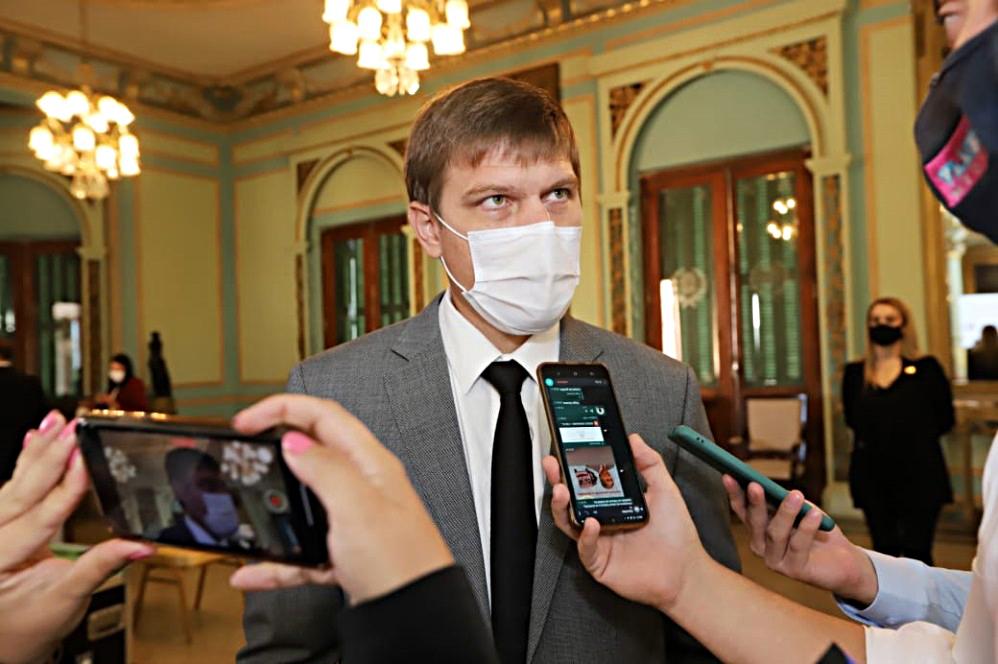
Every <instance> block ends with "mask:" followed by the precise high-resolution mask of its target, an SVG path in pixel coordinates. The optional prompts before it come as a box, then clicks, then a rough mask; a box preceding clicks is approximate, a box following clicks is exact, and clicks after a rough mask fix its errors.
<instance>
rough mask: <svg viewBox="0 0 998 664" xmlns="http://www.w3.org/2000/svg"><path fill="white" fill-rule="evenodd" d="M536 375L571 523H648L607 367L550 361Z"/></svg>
mask: <svg viewBox="0 0 998 664" xmlns="http://www.w3.org/2000/svg"><path fill="white" fill-rule="evenodd" d="M537 379H538V383H539V384H540V386H541V395H542V396H543V399H544V410H545V412H546V413H547V418H548V425H549V426H550V427H551V440H552V443H553V445H554V447H555V450H556V451H555V456H557V457H558V461H559V462H560V463H561V475H562V480H563V481H564V482H565V485H566V486H567V487H568V492H569V494H570V496H571V503H572V504H571V510H569V513H570V515H571V519H572V522H573V523H574V524H575V525H576V526H581V525H582V524H583V523H585V521H586V519H587V518H589V517H593V518H595V519H596V520H597V521H599V522H600V525H601V526H602V527H603V528H604V529H608V530H614V529H627V528H638V527H640V526H643V525H644V524H645V523H647V522H648V507H647V505H646V504H645V498H644V494H643V493H642V491H641V483H640V481H639V478H638V473H637V470H636V469H635V468H634V455H633V454H631V446H630V443H628V442H627V429H626V428H625V427H624V421H623V419H622V418H621V416H620V408H619V407H618V406H617V397H616V396H615V395H614V393H613V386H612V385H611V383H610V372H609V371H608V370H607V368H606V366H605V365H602V364H596V363H591V364H590V363H587V364H567V363H554V362H548V363H544V364H542V365H540V366H539V367H538V368H537Z"/></svg>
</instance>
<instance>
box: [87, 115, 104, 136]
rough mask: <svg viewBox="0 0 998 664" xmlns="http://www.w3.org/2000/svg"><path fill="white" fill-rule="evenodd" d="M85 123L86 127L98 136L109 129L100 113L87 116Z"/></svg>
mask: <svg viewBox="0 0 998 664" xmlns="http://www.w3.org/2000/svg"><path fill="white" fill-rule="evenodd" d="M86 122H87V124H88V125H90V128H91V129H93V130H94V131H96V132H97V133H98V134H104V133H107V130H108V128H109V126H108V123H107V118H106V117H105V116H104V114H103V113H100V112H97V113H91V114H89V115H88V116H87V120H86Z"/></svg>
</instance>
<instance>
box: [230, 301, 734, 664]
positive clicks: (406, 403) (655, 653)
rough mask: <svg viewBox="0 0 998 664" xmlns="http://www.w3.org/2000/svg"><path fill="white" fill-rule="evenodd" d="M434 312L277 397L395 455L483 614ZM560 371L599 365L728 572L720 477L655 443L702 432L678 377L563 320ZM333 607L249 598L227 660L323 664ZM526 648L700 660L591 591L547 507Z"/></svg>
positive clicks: (309, 598) (648, 352)
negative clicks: (300, 396) (304, 405)
mask: <svg viewBox="0 0 998 664" xmlns="http://www.w3.org/2000/svg"><path fill="white" fill-rule="evenodd" d="M438 303H439V298H438V299H437V300H435V301H434V302H433V303H431V304H430V306H428V307H427V308H426V309H425V310H423V311H422V312H421V313H420V314H419V315H417V316H416V317H414V318H411V319H409V320H407V321H404V322H402V323H398V324H396V325H393V326H392V327H388V328H385V329H382V330H379V331H377V332H373V333H371V334H368V335H367V336H365V337H362V338H360V339H357V340H355V341H352V342H350V343H347V344H344V345H342V346H338V347H336V348H333V349H330V350H328V351H325V352H323V353H320V354H318V355H316V356H314V357H311V358H309V359H307V360H305V361H304V362H302V363H301V364H299V365H298V366H296V367H295V368H294V369H293V370H292V372H291V376H290V379H289V381H288V389H289V390H290V391H291V392H300V393H305V394H311V395H315V396H321V397H326V398H330V399H335V400H336V401H339V402H340V403H341V404H342V405H343V406H344V407H345V408H346V409H347V410H349V411H350V412H351V413H353V414H354V415H356V416H357V417H359V418H360V419H361V420H362V421H363V422H364V423H365V424H366V425H367V426H368V427H370V429H371V430H372V431H373V432H374V434H375V435H376V436H377V437H378V439H380V440H381V441H382V442H383V443H384V444H385V445H386V446H387V447H388V448H389V449H391V450H392V452H394V453H395V454H396V455H398V457H399V458H400V459H401V460H402V463H403V464H404V465H405V468H406V471H407V472H408V473H409V477H410V478H411V480H412V483H413V485H414V486H415V487H416V490H417V491H418V492H419V495H420V496H421V498H422V499H423V502H424V503H425V504H426V507H427V509H428V510H429V512H430V514H431V515H432V516H433V519H434V521H435V522H436V524H437V526H438V527H439V528H440V530H441V532H442V533H443V535H444V537H445V538H446V540H447V543H448V544H449V545H450V547H451V550H452V551H453V553H454V558H455V559H456V560H457V563H458V564H460V565H461V566H463V567H464V569H465V571H466V572H467V574H468V578H469V580H470V582H471V586H472V588H473V589H474V591H475V596H476V598H477V600H478V604H479V607H480V608H481V609H482V614H483V616H487V615H488V601H487V595H486V586H485V568H484V564H483V562H482V551H481V541H480V538H479V534H478V520H477V518H476V517H475V505H474V501H473V499H472V494H471V484H470V482H469V479H468V471H467V466H466V462H465V457H464V448H463V445H462V442H461V434H460V431H459V429H458V422H457V414H456V410H455V406H454V400H453V396H452V393H451V385H450V379H449V376H448V369H447V359H446V356H445V353H444V347H443V342H442V340H441V336H440V326H439V323H438V318H437V316H438V314H437V309H438ZM561 360H562V361H565V362H594V361H598V362H602V363H604V364H606V365H607V366H608V367H609V369H610V373H611V374H612V375H613V377H614V379H615V383H614V386H615V389H616V392H617V398H618V401H619V402H620V407H621V410H622V415H623V418H624V421H625V422H626V423H627V427H628V430H629V432H636V433H639V434H641V435H642V436H643V437H644V439H645V440H646V441H647V442H648V443H649V444H650V445H652V446H653V447H654V448H655V449H657V450H659V451H660V452H661V453H662V455H663V457H664V458H665V461H666V464H667V466H668V467H669V470H670V471H671V472H672V475H673V477H674V478H675V480H676V483H677V484H678V485H679V488H680V490H681V491H682V494H683V497H684V498H685V499H686V503H687V505H688V507H689V510H690V514H691V515H692V517H693V521H694V522H695V523H696V526H697V528H698V530H699V533H700V539H701V541H702V542H703V544H704V546H705V547H706V549H707V550H708V551H709V552H710V554H711V555H712V556H713V557H714V558H715V559H716V560H718V561H719V562H721V563H722V564H724V565H727V566H728V567H730V568H732V569H735V570H738V569H739V561H738V553H737V551H736V550H735V545H734V541H733V540H732V537H731V530H730V522H729V514H728V505H727V500H726V498H725V495H724V489H723V486H722V484H721V478H720V475H719V474H718V473H717V472H716V471H714V470H712V469H711V468H709V467H708V466H706V465H705V464H703V463H701V462H700V461H698V460H697V459H695V458H694V457H692V456H690V455H689V454H688V453H687V452H685V451H681V450H680V449H679V448H678V447H677V446H676V445H675V444H673V443H672V442H671V441H669V440H668V438H667V437H666V434H667V432H668V431H669V430H670V429H671V428H672V427H673V426H675V425H677V424H688V425H690V426H692V427H693V428H695V429H697V430H699V431H701V432H703V433H705V434H708V435H709V433H710V431H709V428H708V425H707V420H706V416H705V414H704V409H703V404H702V402H701V401H700V391H699V387H698V385H697V382H696V379H695V377H694V375H693V372H692V370H691V369H690V368H689V367H687V366H685V365H683V364H681V363H679V362H676V361H674V360H671V359H669V358H668V357H666V356H664V355H663V354H661V353H659V352H657V351H655V350H653V349H651V348H649V347H647V346H643V345H641V344H638V343H635V342H634V341H631V340H629V339H626V338H623V337H621V336H618V335H616V334H613V333H611V332H608V331H606V330H603V329H600V328H597V327H593V326H591V325H587V324H585V323H582V322H579V321H577V320H574V319H573V318H571V317H567V316H566V317H565V318H564V319H563V320H562V323H561ZM549 493H550V489H549ZM548 502H549V498H547V499H545V503H544V505H545V506H546V505H547V503H548ZM662 564H663V565H667V564H669V561H667V560H663V561H662ZM342 605H343V598H342V593H340V592H339V591H338V590H336V589H333V588H328V587H306V588H299V589H292V590H278V591H270V592H264V593H251V594H249V595H248V596H247V598H246V611H245V615H244V620H243V625H244V628H245V631H246V642H247V643H246V646H245V647H244V648H243V649H242V650H241V651H240V652H239V654H238V656H237V661H238V662H242V663H244V664H257V663H264V662H266V663H268V664H269V663H271V662H290V661H296V662H333V661H336V659H337V657H338V643H339V640H340V639H339V637H340V635H339V634H337V629H336V623H337V620H336V616H337V613H338V612H339V611H340V609H341V607H342ZM399 619H400V620H404V619H405V617H404V616H399ZM485 620H486V622H488V618H485ZM527 647H528V661H530V662H628V663H630V662H663V661H665V660H666V654H667V652H668V658H669V660H670V661H700V660H704V659H707V660H710V659H711V658H710V656H709V653H707V652H706V651H705V650H704V649H703V648H702V646H700V645H699V644H698V643H696V642H695V641H694V640H693V639H692V638H691V637H690V636H689V635H688V634H686V633H685V632H682V630H680V629H679V628H678V627H677V626H676V625H675V624H674V623H672V622H671V621H670V620H668V619H666V618H665V617H664V616H662V614H661V613H659V612H657V611H655V610H654V609H651V608H649V607H646V606H643V605H639V604H635V603H633V602H629V601H627V600H625V599H623V598H621V597H619V596H618V595H616V594H615V593H613V592H612V591H610V590H608V589H606V588H605V587H603V586H601V585H600V584H598V583H597V582H596V581H594V580H593V579H592V577H590V576H589V574H588V573H587V572H586V571H585V569H584V568H583V567H582V565H581V564H580V562H579V558H578V555H577V553H576V550H575V547H574V546H570V540H569V539H568V538H567V537H565V536H564V535H563V534H562V533H561V532H559V531H558V530H557V528H556V527H555V525H554V523H553V521H552V519H551V512H550V510H549V509H543V510H542V512H541V521H540V526H539V530H538V535H537V558H536V562H535V568H534V591H533V600H532V605H531V621H530V633H529V637H528V646H527Z"/></svg>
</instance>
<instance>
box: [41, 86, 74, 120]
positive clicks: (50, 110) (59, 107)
mask: <svg viewBox="0 0 998 664" xmlns="http://www.w3.org/2000/svg"><path fill="white" fill-rule="evenodd" d="M65 101H66V100H65V99H63V97H62V95H61V94H59V93H58V92H56V91H55V90H49V91H48V92H46V93H45V94H43V95H42V96H41V97H39V98H38V101H36V102H35V105H36V106H38V109H39V110H40V111H41V112H42V113H44V114H45V115H46V116H47V117H50V118H58V119H59V120H62V119H63V113H64V110H63V109H64V107H65V105H66V104H65ZM67 120H69V117H66V119H65V120H63V121H64V122H65V121H67Z"/></svg>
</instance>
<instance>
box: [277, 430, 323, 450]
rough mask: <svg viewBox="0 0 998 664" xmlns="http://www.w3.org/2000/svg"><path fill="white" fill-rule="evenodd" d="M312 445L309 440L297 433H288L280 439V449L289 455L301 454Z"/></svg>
mask: <svg viewBox="0 0 998 664" xmlns="http://www.w3.org/2000/svg"><path fill="white" fill-rule="evenodd" d="M314 444H315V443H314V442H313V441H312V439H311V438H309V437H308V436H306V435H305V434H303V433H299V432H298V431H289V432H288V433H286V434H284V437H283V438H282V439H281V447H283V448H284V451H285V452H288V453H289V454H301V453H302V452H304V451H305V450H307V449H308V448H310V447H312V445H314Z"/></svg>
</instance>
